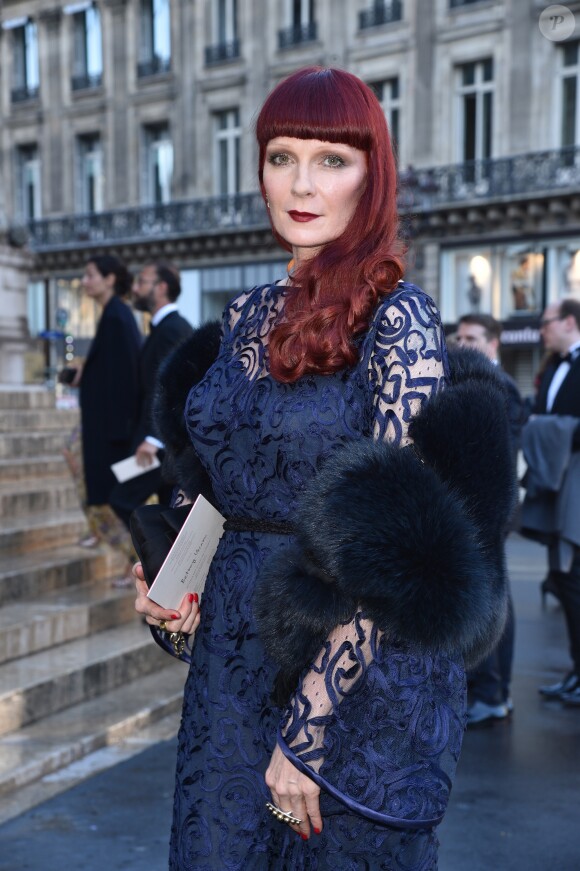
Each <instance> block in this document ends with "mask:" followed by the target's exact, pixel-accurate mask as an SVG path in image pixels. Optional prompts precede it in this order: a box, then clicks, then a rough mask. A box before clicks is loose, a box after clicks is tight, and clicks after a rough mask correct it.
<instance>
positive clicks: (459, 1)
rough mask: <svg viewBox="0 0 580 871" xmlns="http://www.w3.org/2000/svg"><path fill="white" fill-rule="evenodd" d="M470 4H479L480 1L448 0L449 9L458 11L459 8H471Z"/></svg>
mask: <svg viewBox="0 0 580 871" xmlns="http://www.w3.org/2000/svg"><path fill="white" fill-rule="evenodd" d="M472 3H481V0H449V6H450V7H451V9H458V8H459V7H460V6H471V4H472Z"/></svg>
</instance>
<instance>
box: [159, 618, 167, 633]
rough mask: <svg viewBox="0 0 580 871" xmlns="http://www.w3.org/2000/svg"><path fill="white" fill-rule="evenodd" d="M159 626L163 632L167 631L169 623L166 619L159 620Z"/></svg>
mask: <svg viewBox="0 0 580 871" xmlns="http://www.w3.org/2000/svg"><path fill="white" fill-rule="evenodd" d="M159 628H160V629H161V631H162V632H167V623H166V622H165V620H160V621H159Z"/></svg>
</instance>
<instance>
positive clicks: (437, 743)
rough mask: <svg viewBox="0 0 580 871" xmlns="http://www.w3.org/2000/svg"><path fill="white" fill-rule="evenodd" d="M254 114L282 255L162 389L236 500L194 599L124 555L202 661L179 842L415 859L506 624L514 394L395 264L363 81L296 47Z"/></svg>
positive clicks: (174, 430)
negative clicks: (468, 697) (466, 353)
mask: <svg viewBox="0 0 580 871" xmlns="http://www.w3.org/2000/svg"><path fill="white" fill-rule="evenodd" d="M257 137H258V143H259V148H260V161H259V178H260V185H261V189H262V192H263V195H264V199H265V202H266V206H267V208H268V210H269V215H270V219H271V222H272V227H273V230H274V233H275V235H276V237H277V239H278V240H279V241H280V242H281V244H282V245H283V246H284V247H285V248H287V249H288V250H289V251H291V252H292V256H293V259H292V261H291V263H292V265H291V268H290V273H289V276H288V277H287V278H285V279H283V280H281V281H278V282H277V283H275V284H268V285H265V286H259V287H254V288H253V289H252V290H250V291H248V292H247V293H244V294H243V295H242V296H240V297H238V298H237V299H235V300H234V301H233V302H232V303H231V304H230V305H229V306H228V307H227V309H226V311H225V314H224V319H223V325H222V335H221V343H220V345H219V351H218V353H217V359H215V360H214V361H213V362H212V363H211V365H210V361H208V360H207V359H206V360H205V361H204V360H202V359H200V358H199V356H197V357H196V356H195V354H196V350H195V349H196V347H197V348H199V346H200V341H199V338H194V339H193V340H192V342H191V343H190V344H189V345H187V344H186V345H185V346H183V348H182V349H180V350H179V351H178V352H177V354H176V355H175V356H174V358H173V360H172V362H171V364H170V366H169V367H168V368H167V369H166V371H165V381H164V385H163V394H162V404H161V406H160V408H159V416H160V418H161V421H162V424H163V427H164V430H165V432H164V434H163V436H162V437H163V440H164V442H165V444H166V445H167V447H168V448H169V449H170V450H171V451H172V452H173V454H174V473H175V471H176V470H178V474H179V475H180V478H181V485H182V489H183V492H184V494H185V495H186V497H187V498H188V499H190V500H191V499H193V498H195V496H196V495H197V493H198V492H199V490H200V469H202V470H203V472H204V473H205V474H207V476H208V479H209V481H208V482H207V483H208V484H210V485H211V494H212V499H213V501H214V503H215V505H216V506H217V507H218V508H219V510H220V511H221V512H222V514H223V515H224V516H226V518H227V523H226V527H225V532H224V535H223V538H222V539H221V542H220V545H219V547H218V551H217V553H216V556H215V558H214V561H213V563H212V566H211V569H210V572H209V576H208V579H207V583H206V587H205V591H204V594H203V599H202V602H201V608H200V607H199V606H198V603H197V602H195V601H193V599H192V597H191V596H190V597H187V596H186V597H185V598H184V600H183V602H182V603H181V606H180V609H179V615H178V619H172V612H170V611H166V610H164V609H162V608H161V607H159V606H158V605H156V604H155V603H153V602H151V601H150V600H149V599H148V598H146V591H147V587H146V584H145V582H144V581H143V580H142V577H143V575H142V570H141V568H140V567H139V566H137V567H136V569H135V574H136V577H137V580H136V584H137V590H138V598H137V610H138V611H139V612H140V613H143V614H146V615H147V621H148V622H149V624H150V625H151V626H152V627H153V630H154V633H155V634H156V635H157V637H158V639H159V641H160V642H161V643H162V644H164V645H165V646H166V648H167V649H170V648H171V645H170V644H169V641H170V635H169V633H176V632H181V633H184V635H186V636H187V641H188V643H187V647H186V651H185V653H183V654H182V658H185V659H186V660H188V661H190V662H191V666H190V670H189V677H188V679H187V683H186V687H185V697H184V707H183V719H182V726H181V730H180V734H179V751H178V764H177V783H176V792H175V805H174V823H173V829H172V838H171V855H170V863H169V865H170V868H171V869H174V871H177V869H179V871H185V869H217V868H219V869H230V871H233V869H243V871H249V869H264V871H266V869H269V871H271V869H288V871H298V869H307V868H308V869H333V871H336V869H355V868H356V869H359V868H360V869H362V868H373V869H388V871H399V869H400V871H402V869H405V871H412V869H414V871H419V869H421V871H427V869H434V868H436V866H437V838H436V835H435V826H436V825H437V824H438V823H439V822H440V821H441V819H442V817H443V813H444V810H445V806H446V803H447V800H448V796H449V792H450V788H451V781H452V777H453V774H454V771H455V766H456V763H457V758H458V755H459V750H460V746H461V739H462V733H463V729H464V718H465V673H464V666H465V662H466V661H467V662H471V661H473V660H476V659H477V658H478V657H479V656H481V655H482V654H483V653H485V651H486V650H487V646H488V645H489V644H493V642H494V638H495V632H496V631H498V627H499V629H501V622H502V614H503V609H504V599H505V596H504V584H503V576H502V562H501V533H500V532H499V527H501V524H502V518H503V519H505V515H506V514H507V511H508V509H509V506H508V505H507V503H508V502H509V497H508V491H509V487H510V486H511V469H510V468H509V448H508V447H507V429H506V430H505V432H504V429H502V421H501V420H499V419H498V413H497V409H498V408H499V407H501V403H500V401H499V399H498V396H497V392H496V393H494V390H495V388H494V386H493V383H492V382H493V378H494V373H493V372H492V371H491V368H492V367H487V364H486V363H485V361H483V362H482V363H481V365H480V364H479V363H478V362H477V361H475V362H474V360H471V362H470V363H468V364H466V365H465V366H464V368H463V375H464V383H462V384H461V385H460V386H458V387H457V388H456V387H454V385H453V379H452V378H451V377H450V375H449V370H448V360H447V354H446V349H445V343H444V337H443V331H442V328H441V323H440V318H439V314H438V312H437V309H436V308H435V305H434V303H433V301H432V300H431V299H430V298H429V297H428V296H427V295H426V294H425V293H424V292H423V291H422V290H420V289H419V288H417V287H414V286H412V285H409V284H406V283H404V282H402V281H401V276H402V256H401V244H400V242H399V241H398V238H397V215H396V184H397V183H396V170H395V161H394V158H393V153H392V149H391V143H390V139H389V134H388V130H387V125H386V123H385V118H384V115H383V112H382V110H381V107H380V105H379V103H378V101H377V100H376V98H375V96H374V94H373V93H372V92H371V90H370V89H369V88H368V87H366V85H364V84H363V83H362V82H361V81H360V80H359V79H358V78H356V77H355V76H354V75H351V74H349V73H347V72H344V71H341V70H336V69H319V68H309V69H306V70H302V71H300V72H297V73H295V74H294V75H292V76H290V77H289V78H288V79H286V80H285V81H283V82H282V83H281V84H279V85H278V86H277V87H276V88H275V89H274V91H273V92H272V93H271V94H270V96H269V97H268V98H267V100H266V102H265V104H264V107H263V108H262V110H261V113H260V115H259V117H258V121H257ZM206 338H207V336H206ZM198 354H199V352H198ZM476 356H480V355H476ZM478 367H479V368H478ZM183 373H187V374H186V375H184V374H183ZM179 378H181V380H182V381H183V382H184V383H183V384H182V385H181V386H179V383H178V382H179ZM474 381H475V383H476V387H473V383H470V382H474ZM192 382H193V383H192ZM484 382H485V384H484ZM488 382H489V383H488ZM444 386H445V387H446V389H445V390H442V388H443V387H444ZM180 390H181V391H182V392H183V397H182V399H181V402H180V401H179V393H180ZM476 398H477V402H476V401H475V400H476ZM183 407H185V416H184V415H183V412H182V408H183ZM467 410H469V412H470V413H469V414H466V411H467ZM466 420H467V422H466ZM183 421H184V422H183ZM470 427H471V429H469V428H470ZM504 436H505V445H504V442H502V439H503V438H504ZM480 440H481V442H484V443H485V444H484V445H483V446H482V444H481V443H480ZM503 447H505V458H504V459H502V457H503V454H502V449H503ZM486 452H491V454H490V456H491V457H492V458H493V468H492V469H490V467H489V464H488V466H486V465H485V464H486V457H487V454H486ZM480 469H481V472H480ZM482 476H485V477H482ZM482 488H483V489H484V490H485V492H486V494H490V497H489V498H490V499H491V501H489V500H486V499H482V498H481V491H482ZM205 492H208V487H207V486H206V488H205ZM488 515H489V516H488ZM496 539H497V542H496ZM190 598H191V599H192V601H190V600H189V599H190ZM173 617H175V614H173ZM173 640H175V636H173Z"/></svg>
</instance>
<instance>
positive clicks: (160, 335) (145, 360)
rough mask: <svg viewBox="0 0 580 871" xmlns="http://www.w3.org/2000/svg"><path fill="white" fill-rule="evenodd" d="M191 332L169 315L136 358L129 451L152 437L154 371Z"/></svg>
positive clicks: (174, 315) (181, 320) (187, 325)
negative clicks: (134, 406) (136, 413)
mask: <svg viewBox="0 0 580 871" xmlns="http://www.w3.org/2000/svg"><path fill="white" fill-rule="evenodd" d="M192 333H193V327H192V326H191V324H190V323H189V321H186V320H185V318H183V317H182V316H181V315H180V314H179V313H178V312H170V313H169V314H168V315H166V316H165V317H164V318H163V320H162V321H160V322H159V323H158V324H157V326H156V327H153V328H152V330H151V332H150V333H149V335H148V336H147V339H146V340H145V344H144V345H143V348H142V349H141V353H140V355H139V418H138V422H137V426H136V428H135V431H134V433H133V442H132V446H133V450H135V449H136V448H137V447H138V446H139V445H140V444H141V442H142V441H143V439H144V438H145V436H148V435H149V436H156V435H157V433H156V431H155V427H154V424H153V416H152V409H153V400H154V397H155V386H156V382H157V372H158V370H159V366H160V364H161V363H162V362H163V360H164V359H165V358H166V357H167V356H168V355H169V354H170V353H171V351H173V350H174V349H175V348H176V347H177V346H178V345H180V344H181V342H183V341H184V340H185V339H188V338H189V336H191V334H192Z"/></svg>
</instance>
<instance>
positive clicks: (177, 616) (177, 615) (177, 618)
mask: <svg viewBox="0 0 580 871" xmlns="http://www.w3.org/2000/svg"><path fill="white" fill-rule="evenodd" d="M171 619H172V620H179V614H172V615H171Z"/></svg>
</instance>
